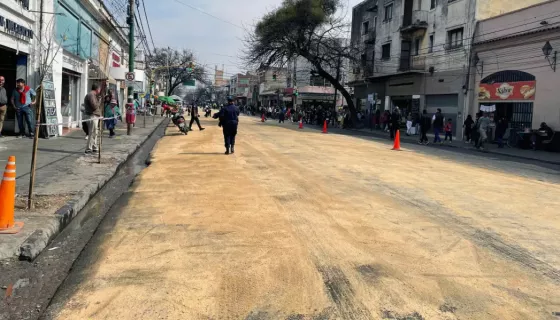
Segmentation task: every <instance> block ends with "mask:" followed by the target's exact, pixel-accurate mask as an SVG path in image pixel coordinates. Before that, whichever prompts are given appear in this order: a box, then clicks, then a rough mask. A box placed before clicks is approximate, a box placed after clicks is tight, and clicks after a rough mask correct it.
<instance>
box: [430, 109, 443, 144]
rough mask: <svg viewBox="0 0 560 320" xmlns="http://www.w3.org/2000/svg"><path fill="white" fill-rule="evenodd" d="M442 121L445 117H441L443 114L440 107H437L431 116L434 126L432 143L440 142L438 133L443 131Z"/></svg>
mask: <svg viewBox="0 0 560 320" xmlns="http://www.w3.org/2000/svg"><path fill="white" fill-rule="evenodd" d="M444 121H445V118H444V117H443V114H441V109H440V108H438V109H437V112H436V114H434V116H433V117H432V122H433V126H434V143H440V144H441V143H442V142H441V137H440V136H439V134H440V133H441V132H442V131H443V122H444Z"/></svg>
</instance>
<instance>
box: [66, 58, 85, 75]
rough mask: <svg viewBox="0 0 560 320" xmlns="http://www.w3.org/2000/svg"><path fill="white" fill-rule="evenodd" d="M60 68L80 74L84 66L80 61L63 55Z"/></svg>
mask: <svg viewBox="0 0 560 320" xmlns="http://www.w3.org/2000/svg"><path fill="white" fill-rule="evenodd" d="M62 66H63V67H64V68H66V69H70V70H72V71H76V72H78V73H82V72H83V67H84V64H83V63H82V62H81V61H80V60H77V59H74V58H72V57H69V56H67V55H64V56H62Z"/></svg>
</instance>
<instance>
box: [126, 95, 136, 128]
mask: <svg viewBox="0 0 560 320" xmlns="http://www.w3.org/2000/svg"><path fill="white" fill-rule="evenodd" d="M125 117H126V123H127V124H130V125H132V126H133V127H134V124H135V123H136V104H135V103H134V97H133V96H128V100H127V103H126V115H125Z"/></svg>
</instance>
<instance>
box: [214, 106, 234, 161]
mask: <svg viewBox="0 0 560 320" xmlns="http://www.w3.org/2000/svg"><path fill="white" fill-rule="evenodd" d="M227 100H228V104H227V106H225V107H224V108H222V109H221V110H220V111H219V112H218V113H216V114H214V118H219V119H220V125H221V127H222V130H223V133H224V144H225V147H226V154H230V153H235V136H236V135H237V125H238V124H239V108H238V107H237V106H236V105H235V104H234V103H233V98H232V97H228V98H227Z"/></svg>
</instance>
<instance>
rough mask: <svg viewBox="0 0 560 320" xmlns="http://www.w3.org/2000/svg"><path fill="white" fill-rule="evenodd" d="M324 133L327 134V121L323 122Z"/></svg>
mask: <svg viewBox="0 0 560 320" xmlns="http://www.w3.org/2000/svg"><path fill="white" fill-rule="evenodd" d="M323 133H327V120H325V122H323Z"/></svg>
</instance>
